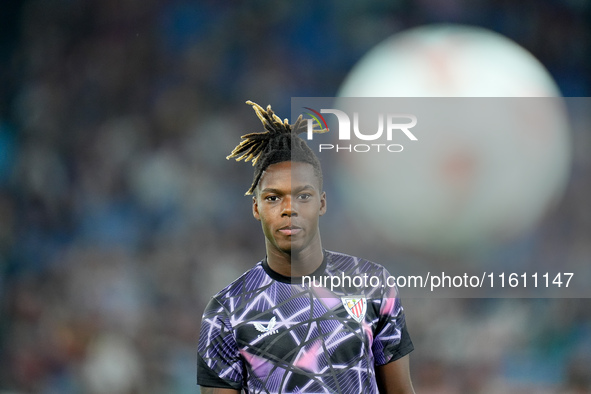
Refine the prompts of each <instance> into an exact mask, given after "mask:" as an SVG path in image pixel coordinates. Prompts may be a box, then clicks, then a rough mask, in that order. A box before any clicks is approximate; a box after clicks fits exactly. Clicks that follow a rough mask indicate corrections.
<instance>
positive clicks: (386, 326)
mask: <svg viewBox="0 0 591 394" xmlns="http://www.w3.org/2000/svg"><path fill="white" fill-rule="evenodd" d="M384 273H385V275H387V276H390V274H389V273H388V271H386V270H384ZM386 283H387V282H386ZM379 314H380V316H379V320H378V324H377V327H376V333H375V336H374V341H373V344H372V352H373V355H374V362H375V365H378V366H379V365H384V364H388V363H389V362H392V361H396V360H398V359H399V358H401V357H403V356H405V355H407V354H408V353H410V352H412V351H413V350H414V346H413V344H412V341H411V339H410V335H409V334H408V331H407V329H406V319H405V315H404V309H403V308H402V304H401V302H400V297H399V294H398V290H397V288H396V287H391V288H388V287H386V288H385V291H384V293H383V294H382V302H381V305H380V311H379Z"/></svg>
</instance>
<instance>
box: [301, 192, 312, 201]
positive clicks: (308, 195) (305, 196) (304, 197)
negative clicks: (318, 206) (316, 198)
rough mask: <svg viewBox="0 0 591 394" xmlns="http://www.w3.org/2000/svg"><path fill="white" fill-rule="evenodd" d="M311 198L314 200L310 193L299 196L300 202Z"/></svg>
mask: <svg viewBox="0 0 591 394" xmlns="http://www.w3.org/2000/svg"><path fill="white" fill-rule="evenodd" d="M310 198H312V195H311V194H310V193H302V194H298V200H304V201H306V200H309V199H310Z"/></svg>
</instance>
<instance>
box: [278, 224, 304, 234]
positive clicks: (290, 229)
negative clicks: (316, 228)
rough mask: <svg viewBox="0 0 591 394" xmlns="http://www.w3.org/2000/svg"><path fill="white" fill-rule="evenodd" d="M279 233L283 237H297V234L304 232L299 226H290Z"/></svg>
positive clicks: (282, 228)
mask: <svg viewBox="0 0 591 394" xmlns="http://www.w3.org/2000/svg"><path fill="white" fill-rule="evenodd" d="M278 231H279V232H280V233H281V234H283V235H296V234H297V233H299V232H300V231H302V228H301V227H298V226H294V225H290V226H285V227H281V228H280V229H279V230H278Z"/></svg>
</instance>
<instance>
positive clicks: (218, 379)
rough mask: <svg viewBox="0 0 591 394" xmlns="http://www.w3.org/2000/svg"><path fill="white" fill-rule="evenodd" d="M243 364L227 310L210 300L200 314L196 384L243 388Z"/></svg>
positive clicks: (215, 301) (213, 299)
mask: <svg viewBox="0 0 591 394" xmlns="http://www.w3.org/2000/svg"><path fill="white" fill-rule="evenodd" d="M242 382H243V364H242V358H241V357H240V352H239V350H238V346H237V344H236V338H235V336H234V331H233V330H232V326H231V324H230V319H229V317H228V313H227V311H226V309H225V308H224V307H223V306H222V305H221V304H220V303H219V302H218V301H217V300H216V299H215V298H212V299H211V301H210V302H209V304H208V305H207V307H206V308H205V313H204V314H203V319H202V322H201V332H200V334H199V345H198V355H197V384H198V385H200V386H207V387H220V388H231V389H236V390H240V389H242V386H243V384H242Z"/></svg>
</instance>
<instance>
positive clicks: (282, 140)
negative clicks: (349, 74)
mask: <svg viewBox="0 0 591 394" xmlns="http://www.w3.org/2000/svg"><path fill="white" fill-rule="evenodd" d="M246 104H250V105H252V108H253V109H254V111H255V113H256V114H257V116H258V117H259V119H260V120H261V122H262V123H263V126H264V128H265V131H264V132H262V133H250V134H245V135H243V136H242V137H241V138H242V142H240V144H238V146H236V148H234V150H233V151H232V153H231V154H230V155H229V156H228V157H226V159H228V160H229V159H231V158H236V161H240V160H244V161H245V162H246V161H249V160H250V161H252V165H253V166H254V167H255V168H254V177H253V181H252V185H251V186H250V189H248V191H247V192H246V195H250V194H253V192H254V191H255V189H256V187H257V185H258V183H259V181H260V180H261V176H262V175H263V171H265V170H266V169H267V167H269V166H270V165H271V164H276V163H281V162H284V161H297V162H303V163H308V164H311V165H312V166H313V167H314V174H315V175H316V176H317V177H318V179H319V180H320V187H321V188H322V169H321V168H320V161H319V160H318V158H317V157H316V155H315V154H314V152H312V149H310V147H309V146H308V145H307V144H306V142H305V141H304V140H303V139H301V138H300V137H299V136H298V134H301V133H303V132H305V131H306V130H307V127H306V126H307V123H306V121H305V120H304V119H303V117H302V115H300V116H299V118H298V119H297V120H296V122H295V123H294V124H293V125H290V124H289V122H288V120H287V119H285V120H284V121H281V119H280V118H279V117H278V116H277V115H275V113H274V112H273V110H272V109H271V106H270V105H269V106H267V109H266V110H265V109H263V107H261V106H260V105H258V104H256V103H253V102H252V101H250V100H249V101H247V102H246ZM313 131H314V132H315V133H324V132H327V131H328V130H325V129H317V128H315V129H314V130H313Z"/></svg>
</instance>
